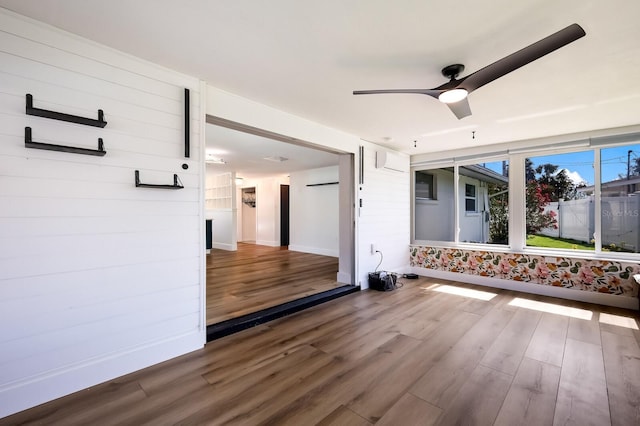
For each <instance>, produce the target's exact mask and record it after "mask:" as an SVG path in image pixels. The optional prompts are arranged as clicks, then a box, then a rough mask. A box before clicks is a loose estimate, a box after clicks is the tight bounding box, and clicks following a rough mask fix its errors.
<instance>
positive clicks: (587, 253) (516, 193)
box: [411, 132, 640, 262]
mask: <svg viewBox="0 0 640 426" xmlns="http://www.w3.org/2000/svg"><path fill="white" fill-rule="evenodd" d="M547 140H552V139H551V138H549V139H547ZM550 143H551V144H547V145H538V146H535V147H529V146H525V144H519V145H520V146H521V147H522V148H515V149H514V148H509V149H508V150H505V151H502V152H501V153H500V154H498V155H492V154H490V153H489V154H485V155H482V154H478V155H477V156H468V155H467V156H465V157H464V161H463V160H462V159H460V160H457V159H456V158H455V157H450V158H449V159H446V160H435V161H425V162H419V161H416V162H414V163H413V165H412V167H411V196H412V197H411V244H414V245H434V246H438V247H454V248H464V249H474V250H490V251H493V252H518V253H527V254H537V255H542V256H565V257H580V258H585V259H612V260H620V261H631V262H638V261H640V253H632V252H605V251H602V196H601V185H602V182H601V180H602V179H601V167H602V164H601V150H603V149H607V148H615V147H623V146H632V145H638V144H640V132H638V133H633V134H628V135H611V136H601V137H596V138H589V139H580V140H566V141H563V142H558V141H557V139H556V140H555V141H553V142H550ZM581 151H592V152H593V166H594V215H595V217H594V222H595V224H594V225H595V232H594V239H595V249H594V250H578V249H555V248H544V247H531V246H527V245H526V211H525V206H526V182H525V159H526V158H530V157H537V156H547V155H555V154H566V153H573V152H581ZM443 155H446V153H443ZM501 160H507V161H508V163H509V183H508V191H509V196H508V203H509V218H508V222H509V241H508V244H506V245H502V244H481V243H466V242H460V240H459V236H460V229H459V224H460V222H459V215H460V206H459V203H460V194H459V192H460V188H459V187H458V186H459V167H461V166H465V165H469V164H480V163H485V162H493V161H501ZM445 167H453V168H454V182H455V184H454V191H455V195H454V198H455V208H454V210H455V232H454V238H453V241H434V240H417V239H416V238H415V211H416V210H415V201H416V199H415V193H414V182H415V172H416V171H420V172H425V171H429V170H433V169H440V168H445ZM476 196H477V188H476ZM476 209H477V200H476ZM467 213H471V214H473V213H472V212H467Z"/></svg>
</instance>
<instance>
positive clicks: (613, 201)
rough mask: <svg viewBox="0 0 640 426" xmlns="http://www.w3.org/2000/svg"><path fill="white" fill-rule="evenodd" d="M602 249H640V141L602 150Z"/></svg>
mask: <svg viewBox="0 0 640 426" xmlns="http://www.w3.org/2000/svg"><path fill="white" fill-rule="evenodd" d="M600 197H601V198H600V199H601V201H600V213H601V224H602V225H601V226H602V231H601V238H602V240H601V241H602V250H603V251H609V252H626V253H638V252H639V250H640V247H639V246H640V144H636V145H627V146H622V147H615V148H604V149H602V150H601V151H600Z"/></svg>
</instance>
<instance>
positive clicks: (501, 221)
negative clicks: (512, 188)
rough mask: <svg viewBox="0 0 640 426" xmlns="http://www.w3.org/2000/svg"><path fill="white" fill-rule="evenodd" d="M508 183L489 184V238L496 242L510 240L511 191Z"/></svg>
mask: <svg viewBox="0 0 640 426" xmlns="http://www.w3.org/2000/svg"><path fill="white" fill-rule="evenodd" d="M507 188H508V187H507V185H497V184H489V217H490V218H491V220H490V221H489V238H490V241H491V242H492V243H494V244H508V242H509V192H508V190H507Z"/></svg>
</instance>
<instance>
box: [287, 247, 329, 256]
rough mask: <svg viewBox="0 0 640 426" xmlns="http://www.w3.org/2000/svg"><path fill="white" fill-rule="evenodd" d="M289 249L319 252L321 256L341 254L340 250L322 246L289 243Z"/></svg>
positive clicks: (302, 251)
mask: <svg viewBox="0 0 640 426" xmlns="http://www.w3.org/2000/svg"><path fill="white" fill-rule="evenodd" d="M289 250H291V251H299V252H301V253H311V254H319V255H321V256H331V257H338V256H339V255H340V254H339V253H338V250H333V249H325V248H320V247H308V246H299V245H295V244H292V245H289Z"/></svg>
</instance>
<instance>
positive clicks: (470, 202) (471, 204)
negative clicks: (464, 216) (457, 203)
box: [464, 183, 478, 213]
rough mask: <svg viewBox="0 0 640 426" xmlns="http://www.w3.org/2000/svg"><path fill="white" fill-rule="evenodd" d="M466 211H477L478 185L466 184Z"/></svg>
mask: <svg viewBox="0 0 640 426" xmlns="http://www.w3.org/2000/svg"><path fill="white" fill-rule="evenodd" d="M464 211H466V212H474V213H475V212H477V211H478V210H477V208H476V186H475V185H470V184H468V183H465V184H464Z"/></svg>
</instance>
